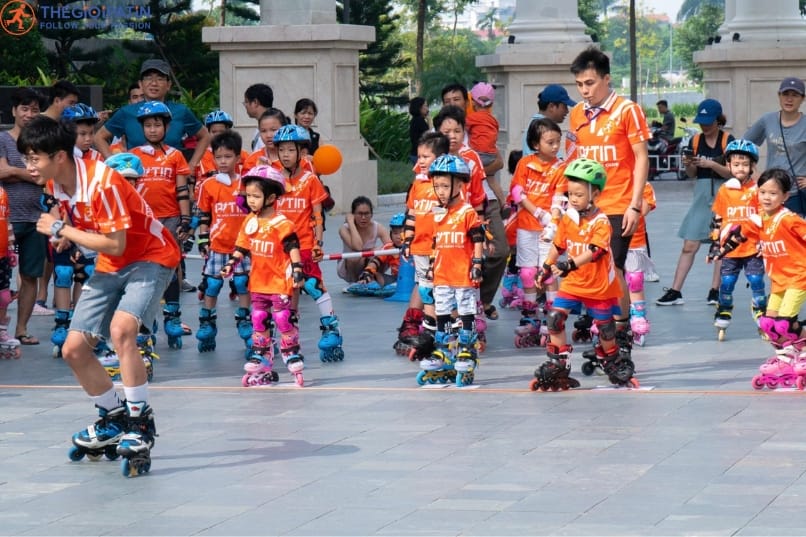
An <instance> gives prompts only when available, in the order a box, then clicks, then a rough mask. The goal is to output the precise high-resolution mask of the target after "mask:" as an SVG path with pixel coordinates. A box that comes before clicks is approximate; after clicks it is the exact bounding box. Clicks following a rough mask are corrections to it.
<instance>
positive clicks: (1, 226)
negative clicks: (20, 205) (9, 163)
mask: <svg viewBox="0 0 806 537" xmlns="http://www.w3.org/2000/svg"><path fill="white" fill-rule="evenodd" d="M10 214H11V210H10V209H9V207H8V194H6V189H5V188H3V187H2V186H0V258H3V257H6V256H7V252H8V217H9V215H10Z"/></svg>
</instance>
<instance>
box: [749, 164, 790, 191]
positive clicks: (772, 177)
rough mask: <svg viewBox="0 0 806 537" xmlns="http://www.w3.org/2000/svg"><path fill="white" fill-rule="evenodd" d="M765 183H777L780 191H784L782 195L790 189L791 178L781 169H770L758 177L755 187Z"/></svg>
mask: <svg viewBox="0 0 806 537" xmlns="http://www.w3.org/2000/svg"><path fill="white" fill-rule="evenodd" d="M767 181H775V182H776V183H778V186H780V187H781V190H783V191H784V194H786V193H787V192H789V190H790V189H791V188H792V176H790V175H789V173H788V172H787V171H786V170H784V169H783V168H770V169H769V170H766V171H765V172H764V173H762V174H761V175H760V176H759V178H758V182H757V183H756V185H757V186H761V185H763V184H764V183H766V182H767Z"/></svg>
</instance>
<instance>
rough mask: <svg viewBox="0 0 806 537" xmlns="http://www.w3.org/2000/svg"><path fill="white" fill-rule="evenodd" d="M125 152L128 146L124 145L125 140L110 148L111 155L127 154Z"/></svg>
mask: <svg viewBox="0 0 806 537" xmlns="http://www.w3.org/2000/svg"><path fill="white" fill-rule="evenodd" d="M125 152H126V146H125V145H124V144H123V140H118V141H117V142H115V143H114V144H111V145H110V146H109V153H110V154H114V153H125Z"/></svg>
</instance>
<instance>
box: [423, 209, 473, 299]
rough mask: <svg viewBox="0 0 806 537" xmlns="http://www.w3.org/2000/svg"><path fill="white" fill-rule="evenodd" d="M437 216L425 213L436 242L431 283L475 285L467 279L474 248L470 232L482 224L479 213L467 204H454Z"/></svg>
mask: <svg viewBox="0 0 806 537" xmlns="http://www.w3.org/2000/svg"><path fill="white" fill-rule="evenodd" d="M437 219H438V218H437V214H436V213H434V212H430V213H428V214H427V215H426V216H425V220H426V221H427V222H428V223H427V224H426V225H428V226H430V227H431V228H432V229H433V240H434V244H435V248H434V267H433V268H434V285H447V286H450V287H475V286H476V284H475V283H473V281H472V280H471V279H470V267H471V260H472V259H473V248H474V247H473V243H472V242H471V241H470V236H469V232H470V230H471V229H473V228H476V227H479V226H480V225H481V221H480V220H479V215H478V214H476V211H475V210H474V209H473V207H471V206H470V205H468V204H467V203H457V204H456V205H455V206H454V207H449V208H448V209H447V212H446V213H444V216H442V218H439V221H437Z"/></svg>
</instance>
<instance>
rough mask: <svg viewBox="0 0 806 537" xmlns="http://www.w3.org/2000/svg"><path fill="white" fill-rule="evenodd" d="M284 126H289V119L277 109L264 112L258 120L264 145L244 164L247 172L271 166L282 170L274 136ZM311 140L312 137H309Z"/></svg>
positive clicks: (247, 158) (259, 131)
mask: <svg viewBox="0 0 806 537" xmlns="http://www.w3.org/2000/svg"><path fill="white" fill-rule="evenodd" d="M284 125H288V118H287V117H286V115H285V114H284V113H283V112H282V110H278V109H277V108H269V109H268V110H266V111H265V112H263V113H262V114H261V115H260V117H259V118H258V120H257V127H258V134H259V135H260V140H261V141H262V142H263V145H262V146H261V147H260V149H258V150H256V151H254V152H253V153H250V155H249V156H248V157H246V160H245V161H244V163H243V167H244V169H245V170H251V169H252V168H254V167H255V166H260V165H269V166H274V167H275V168H277V169H278V170H281V169H282V166H281V165H280V163H279V158H278V156H277V146H275V145H274V141H273V140H274V135H275V134H277V131H279V130H280V129H281V128H282V127H283V126H284ZM308 139H309V140H310V136H309V137H308Z"/></svg>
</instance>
